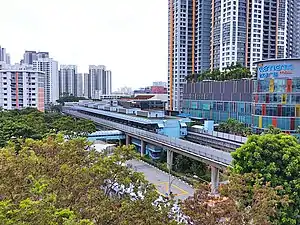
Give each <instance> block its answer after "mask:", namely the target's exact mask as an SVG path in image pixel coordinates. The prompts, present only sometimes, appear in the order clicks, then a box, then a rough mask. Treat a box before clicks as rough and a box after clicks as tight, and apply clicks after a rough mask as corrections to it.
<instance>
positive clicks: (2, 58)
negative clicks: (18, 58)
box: [0, 46, 11, 64]
mask: <svg viewBox="0 0 300 225" xmlns="http://www.w3.org/2000/svg"><path fill="white" fill-rule="evenodd" d="M0 62H4V63H5V64H10V63H11V62H10V54H8V53H7V52H6V49H5V48H2V47H1V46H0Z"/></svg>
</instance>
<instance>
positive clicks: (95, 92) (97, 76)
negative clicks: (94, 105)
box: [84, 65, 112, 99]
mask: <svg viewBox="0 0 300 225" xmlns="http://www.w3.org/2000/svg"><path fill="white" fill-rule="evenodd" d="M111 93H112V73H111V71H110V70H106V67H105V66H103V65H99V66H95V65H90V66H89V74H85V75H84V97H86V98H91V99H96V98H98V96H100V95H110V94H111Z"/></svg>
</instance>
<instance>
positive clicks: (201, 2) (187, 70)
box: [168, 0, 212, 111]
mask: <svg viewBox="0 0 300 225" xmlns="http://www.w3.org/2000/svg"><path fill="white" fill-rule="evenodd" d="M168 2H169V56H168V62H169V70H168V93H169V99H168V105H169V109H170V110H175V111H180V110H181V102H182V99H183V84H184V83H185V82H186V79H185V77H186V76H187V75H192V74H196V73H200V72H202V71H205V70H207V69H209V68H210V30H211V28H210V27H211V11H212V10H211V9H212V8H211V4H212V3H211V0H169V1H168Z"/></svg>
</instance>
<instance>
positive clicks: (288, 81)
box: [286, 79, 293, 92]
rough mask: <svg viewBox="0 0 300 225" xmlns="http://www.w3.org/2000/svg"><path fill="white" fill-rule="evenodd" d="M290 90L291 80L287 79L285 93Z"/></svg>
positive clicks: (291, 86)
mask: <svg viewBox="0 0 300 225" xmlns="http://www.w3.org/2000/svg"><path fill="white" fill-rule="evenodd" d="M292 88H293V81H292V80H291V79H288V80H287V85H286V92H292Z"/></svg>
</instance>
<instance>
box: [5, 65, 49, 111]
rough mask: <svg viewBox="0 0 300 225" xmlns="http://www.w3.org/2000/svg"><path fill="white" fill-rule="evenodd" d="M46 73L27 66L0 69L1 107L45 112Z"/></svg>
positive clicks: (7, 66)
mask: <svg viewBox="0 0 300 225" xmlns="http://www.w3.org/2000/svg"><path fill="white" fill-rule="evenodd" d="M44 86H45V73H44V72H39V71H35V70H32V69H31V68H27V67H25V66H20V65H16V66H9V65H6V66H4V67H3V68H2V69H0V107H2V108H3V109H7V110H10V109H21V108H26V107H33V108H37V109H38V110H40V111H44V109H45V108H44Z"/></svg>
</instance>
